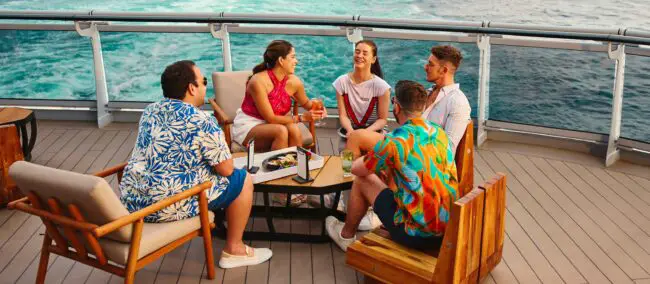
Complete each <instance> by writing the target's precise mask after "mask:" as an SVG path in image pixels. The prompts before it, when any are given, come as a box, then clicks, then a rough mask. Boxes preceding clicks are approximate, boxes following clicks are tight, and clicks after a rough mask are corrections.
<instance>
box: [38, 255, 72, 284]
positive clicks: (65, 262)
mask: <svg viewBox="0 0 650 284" xmlns="http://www.w3.org/2000/svg"><path fill="white" fill-rule="evenodd" d="M74 263H75V261H74V260H72V259H69V258H67V257H58V258H57V259H56V260H55V261H54V263H52V266H51V267H50V268H49V269H48V271H47V275H45V283H63V279H65V277H66V276H67V275H68V272H70V269H72V265H73V264H74Z"/></svg>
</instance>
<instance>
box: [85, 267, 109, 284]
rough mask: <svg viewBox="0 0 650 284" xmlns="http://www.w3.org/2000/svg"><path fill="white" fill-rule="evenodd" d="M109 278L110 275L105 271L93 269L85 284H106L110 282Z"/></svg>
mask: <svg viewBox="0 0 650 284" xmlns="http://www.w3.org/2000/svg"><path fill="white" fill-rule="evenodd" d="M111 276H112V275H111V274H110V273H108V272H106V271H103V270H99V269H97V268H93V269H92V272H91V273H90V275H89V276H88V279H86V283H87V284H93V283H108V281H110V280H111Z"/></svg>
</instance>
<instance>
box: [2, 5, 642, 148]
mask: <svg viewBox="0 0 650 284" xmlns="http://www.w3.org/2000/svg"><path fill="white" fill-rule="evenodd" d="M333 2H334V3H332V2H330V1H313V0H312V1H305V0H303V1H287V0H281V1H260V0H241V1H235V0H230V1H209V0H163V1H145V0H136V1H127V0H114V1H109V2H107V1H98V0H85V1H71V0H48V1H42V0H22V1H7V0H0V9H12V10H15V9H17V10H20V9H32V10H90V9H96V10H110V11H149V12H156V11H157V12H171V11H177V12H180V11H184V12H196V11H201V12H205V11H214V12H220V11H229V12H257V13H261V12H282V13H296V14H320V15H352V14H360V15H368V16H377V17H392V18H417V19H446V20H467V21H483V20H490V21H498V22H505V23H526V24H540V25H560V26H587V27H603V28H610V27H616V28H618V27H629V28H635V29H640V30H650V17H647V11H649V10H650V2H648V1H647V0H629V1H588V0H574V1H571V2H569V1H559V0H546V1H541V0H537V1H536V0H492V1H478V0H461V1H439V0H433V1H405V0H384V1H365V2H363V3H362V2H360V1H333ZM101 37H102V47H103V54H104V61H105V64H106V74H107V80H108V89H109V90H108V91H109V97H110V100H111V101H156V100H159V99H160V98H162V93H161V91H160V83H159V80H160V73H161V72H162V70H163V69H164V67H165V66H166V65H168V64H170V63H172V62H174V61H177V60H181V59H191V60H194V61H195V62H197V64H198V65H199V67H200V68H201V69H202V71H203V72H204V73H206V74H209V73H210V72H214V71H220V70H223V64H222V60H221V43H220V42H219V41H218V40H217V39H213V38H212V37H211V35H209V34H154V33H102V35H101ZM278 38H282V39H286V40H289V41H291V42H292V43H293V44H294V46H295V47H296V52H297V54H298V59H299V62H300V63H299V66H298V69H297V74H298V76H300V77H301V78H302V79H303V81H304V82H305V85H306V87H307V93H308V95H309V96H316V95H323V96H326V97H327V100H326V103H327V104H328V105H329V106H334V105H335V100H334V95H335V93H334V89H333V88H332V87H331V83H332V82H333V81H334V79H336V77H338V76H339V75H341V74H344V73H345V72H348V71H350V69H351V67H352V51H351V47H350V43H348V42H347V40H346V39H344V38H340V37H308V36H288V35H287V36H283V35H238V34H231V46H232V59H233V67H234V69H235V70H247V69H250V68H252V67H253V66H254V65H255V64H257V63H258V62H259V61H261V54H262V53H263V51H264V47H265V46H266V45H267V44H268V42H269V41H271V40H273V39H278ZM376 42H377V43H378V45H379V58H380V62H381V64H382V68H383V69H384V73H385V75H386V80H387V81H388V82H389V84H391V85H394V84H395V82H396V81H398V80H401V79H413V80H417V81H419V82H421V83H423V84H424V83H426V82H425V80H424V78H425V77H424V71H423V65H424V63H425V61H426V59H427V57H428V55H429V49H430V47H431V46H432V45H435V44H439V43H437V42H432V41H413V40H386V39H377V40H376ZM451 44H452V45H454V46H456V47H458V48H460V49H461V51H462V52H463V55H464V57H465V59H464V61H463V63H462V66H461V68H460V70H459V72H458V74H457V77H456V79H457V81H458V82H460V84H461V88H462V89H463V91H464V92H465V94H466V95H467V96H468V98H469V100H470V103H471V104H472V109H473V112H472V115H473V116H475V115H476V113H475V110H476V105H477V81H478V65H479V56H478V48H477V47H476V45H475V44H468V43H463V44H459V43H451ZM491 67H492V68H491V78H490V108H489V116H490V118H491V119H496V120H503V121H512V122H518V123H528V124H534V125H543V126H550V127H556V128H566V129H573V130H582V131H590V132H596V133H607V132H608V130H609V125H610V113H611V97H612V89H613V83H614V81H613V80H614V61H611V60H609V59H607V56H606V54H604V53H590V52H579V51H567V50H549V49H539V48H522V47H506V46H492V65H491ZM649 74H650V58H644V57H639V56H628V57H627V66H626V73H625V94H624V106H623V127H622V135H623V136H624V137H627V138H632V139H637V140H643V141H650V130H648V129H647V128H646V127H643V125H644V124H645V123H646V122H647V121H650V108H649V107H650V75H649ZM94 86H95V85H94V76H93V70H92V51H91V46H90V41H89V40H88V39H86V38H82V37H80V36H78V35H77V34H76V33H75V32H42V31H0V98H38V99H88V100H93V99H94V97H95V87H94ZM210 91H211V90H210Z"/></svg>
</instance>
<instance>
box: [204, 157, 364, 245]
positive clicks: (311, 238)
mask: <svg viewBox="0 0 650 284" xmlns="http://www.w3.org/2000/svg"><path fill="white" fill-rule="evenodd" d="M233 156H235V157H240V156H244V154H243V153H237V154H234V155H233ZM323 158H325V162H324V165H323V167H322V168H320V169H316V170H312V171H310V173H309V174H310V176H311V177H312V178H313V179H314V181H312V182H309V183H304V184H299V183H297V182H295V181H294V180H293V179H292V178H293V175H292V176H288V177H284V178H280V179H276V180H271V181H267V182H263V183H258V184H255V192H259V193H262V194H263V197H264V204H263V205H253V210H252V212H251V217H264V218H265V219H266V224H267V226H268V229H269V231H268V232H256V231H255V232H251V231H247V232H245V233H244V239H246V240H270V241H291V242H305V243H323V242H329V241H330V238H329V236H327V232H326V231H325V230H324V223H325V217H327V216H330V215H334V216H337V217H338V218H339V219H344V218H345V213H343V212H341V211H338V210H337V206H338V203H339V200H340V198H341V192H342V191H344V190H349V189H350V188H352V181H353V179H354V178H353V177H347V178H344V177H343V168H342V166H341V158H340V157H339V156H323ZM269 193H286V194H287V203H286V204H285V206H284V207H278V206H271V202H270V198H269ZM331 193H334V194H335V197H334V200H333V202H332V206H331V208H327V207H325V205H324V204H325V200H324V196H325V194H331ZM292 194H306V195H320V204H321V206H320V208H296V207H290V206H289V200H290V199H291V195H292ZM215 213H217V216H216V219H217V221H215V223H216V224H217V229H216V231H215V232H216V233H217V236H219V237H221V238H225V236H226V228H225V226H224V222H223V221H222V220H225V218H224V217H225V215H224V214H223V212H215ZM274 217H280V218H294V219H295V218H300V219H317V220H320V221H321V222H322V223H323V226H322V227H323V230H322V231H321V234H320V235H308V234H296V233H281V232H277V231H276V229H275V226H274V225H273V218H274Z"/></svg>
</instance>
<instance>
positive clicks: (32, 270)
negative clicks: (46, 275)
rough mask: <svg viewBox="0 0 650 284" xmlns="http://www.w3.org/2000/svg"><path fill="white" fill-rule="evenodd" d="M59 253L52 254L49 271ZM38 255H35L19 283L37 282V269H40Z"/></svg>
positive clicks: (30, 283)
mask: <svg viewBox="0 0 650 284" xmlns="http://www.w3.org/2000/svg"><path fill="white" fill-rule="evenodd" d="M58 257H59V256H58V255H55V254H50V259H49V261H48V268H47V269H48V272H49V270H50V269H51V268H52V264H54V261H56V259H57V258H58ZM38 260H39V259H38V257H35V258H34V260H32V262H31V263H30V264H29V267H27V269H26V270H25V272H23V275H21V276H20V278H18V281H16V283H18V284H33V283H35V282H36V271H37V270H38Z"/></svg>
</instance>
